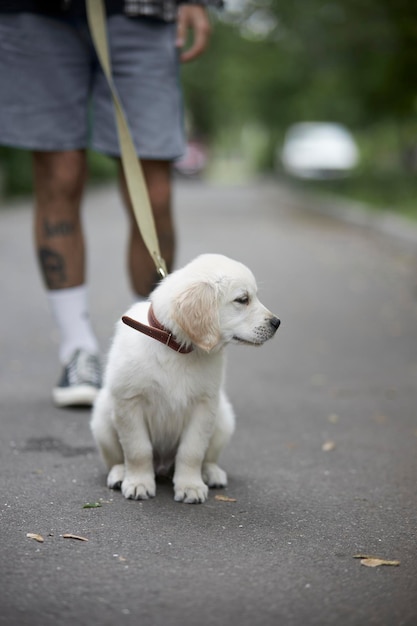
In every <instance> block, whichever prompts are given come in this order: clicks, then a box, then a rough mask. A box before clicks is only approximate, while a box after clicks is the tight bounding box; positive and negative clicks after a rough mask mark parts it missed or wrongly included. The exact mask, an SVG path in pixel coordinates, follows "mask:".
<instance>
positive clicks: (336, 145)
mask: <svg viewBox="0 0 417 626" xmlns="http://www.w3.org/2000/svg"><path fill="white" fill-rule="evenodd" d="M280 156H281V161H282V164H283V166H284V169H285V171H286V172H288V174H291V175H292V176H297V177H299V178H315V179H325V178H340V177H343V176H346V175H348V174H349V173H350V172H351V171H352V170H353V169H354V168H355V167H356V165H357V164H358V161H359V150H358V147H357V145H356V143H355V140H354V138H353V137H352V135H351V133H350V132H349V131H348V129H347V128H345V126H343V125H342V124H336V123H331V122H300V123H299V124H294V125H293V126H290V128H289V129H288V131H287V133H286V135H285V139H284V145H283V148H282V151H281V155H280Z"/></svg>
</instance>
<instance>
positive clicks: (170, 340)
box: [122, 305, 194, 354]
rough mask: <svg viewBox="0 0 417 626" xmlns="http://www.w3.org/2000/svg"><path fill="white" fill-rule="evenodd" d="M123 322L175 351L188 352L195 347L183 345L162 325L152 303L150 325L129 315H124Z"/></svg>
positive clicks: (149, 313)
mask: <svg viewBox="0 0 417 626" xmlns="http://www.w3.org/2000/svg"><path fill="white" fill-rule="evenodd" d="M122 322H124V323H125V324H127V325H128V326H131V327H132V328H134V329H135V330H138V331H139V332H140V333H144V334H145V335H148V337H152V339H156V340H157V341H160V342H161V343H163V344H165V345H166V346H168V348H171V349H172V350H175V352H179V353H180V354H188V353H189V352H192V351H193V349H194V348H193V346H188V347H187V346H183V345H181V344H180V343H178V341H176V339H175V337H174V336H173V334H172V333H171V332H170V331H169V330H167V329H166V328H165V326H162V324H160V323H159V322H158V320H157V319H156V317H155V313H154V310H153V308H152V305H151V306H150V307H149V311H148V322H149V326H146V324H142V323H141V322H138V321H137V320H134V319H132V318H131V317H128V316H127V315H123V317H122Z"/></svg>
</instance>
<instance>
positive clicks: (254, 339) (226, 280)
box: [152, 254, 280, 352]
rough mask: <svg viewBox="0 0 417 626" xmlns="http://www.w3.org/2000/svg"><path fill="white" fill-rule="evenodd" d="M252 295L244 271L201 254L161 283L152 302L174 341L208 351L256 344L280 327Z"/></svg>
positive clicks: (235, 264) (249, 274)
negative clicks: (226, 345) (175, 339)
mask: <svg viewBox="0 0 417 626" xmlns="http://www.w3.org/2000/svg"><path fill="white" fill-rule="evenodd" d="M256 294H257V287H256V282H255V278H254V276H253V274H252V272H251V271H250V270H249V269H248V268H247V267H246V266H244V265H242V263H239V262H237V261H233V260H232V259H229V258H228V257H225V256H222V255H218V254H204V255H201V256H199V257H197V259H195V260H194V261H192V262H191V263H189V264H188V265H186V266H185V267H183V268H182V269H180V270H177V271H176V272H174V273H173V274H171V275H169V276H168V277H167V278H165V279H164V280H163V281H162V283H161V284H160V285H159V286H158V287H157V289H156V290H155V291H154V293H153V294H152V301H153V304H154V309H155V312H156V315H157V317H158V319H159V320H160V321H161V322H162V323H163V324H164V325H165V326H167V327H168V328H169V329H170V330H171V331H172V332H173V334H174V335H175V336H176V338H177V340H179V341H180V342H183V343H184V344H190V343H192V344H194V345H195V346H197V347H198V348H201V349H202V350H205V351H206V352H210V351H212V350H214V349H218V348H221V347H222V346H224V345H225V344H227V343H244V344H249V345H261V344H262V343H264V342H265V341H266V340H267V339H270V338H271V337H272V336H273V335H274V334H275V332H276V330H277V328H278V326H279V324H280V322H279V320H278V318H277V317H276V316H275V315H273V314H272V313H271V312H270V311H268V309H266V308H265V307H264V306H263V304H261V302H260V301H259V300H258V297H257V295H256Z"/></svg>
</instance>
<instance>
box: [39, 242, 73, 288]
mask: <svg viewBox="0 0 417 626" xmlns="http://www.w3.org/2000/svg"><path fill="white" fill-rule="evenodd" d="M38 254H39V261H40V264H41V268H42V274H43V277H44V279H45V282H46V286H47V287H48V289H59V288H62V287H63V286H65V282H66V280H67V272H66V267H65V260H64V257H63V256H62V254H58V252H54V250H51V249H50V248H40V249H39V252H38Z"/></svg>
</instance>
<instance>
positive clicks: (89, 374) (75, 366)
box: [52, 350, 101, 407]
mask: <svg viewBox="0 0 417 626" xmlns="http://www.w3.org/2000/svg"><path fill="white" fill-rule="evenodd" d="M100 387H101V364H100V359H99V357H98V356H97V355H95V354H89V353H88V352H86V351H85V350H76V352H74V354H73V355H72V357H71V360H70V361H69V363H68V364H67V365H66V366H65V368H64V371H63V372H62V376H61V380H60V381H59V383H58V385H57V386H56V387H54V389H53V390H52V397H53V399H54V402H55V404H56V406H59V407H65V406H91V405H92V404H93V403H94V400H95V398H96V396H97V394H98V391H99V389H100Z"/></svg>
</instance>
